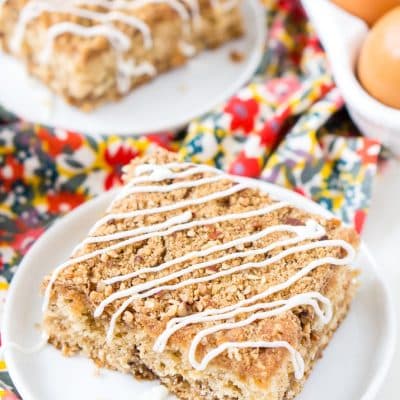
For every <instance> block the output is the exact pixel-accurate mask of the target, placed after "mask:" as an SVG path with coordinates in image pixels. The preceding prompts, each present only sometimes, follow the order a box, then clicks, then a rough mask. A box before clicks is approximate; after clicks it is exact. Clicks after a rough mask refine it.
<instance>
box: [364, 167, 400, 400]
mask: <svg viewBox="0 0 400 400" xmlns="http://www.w3.org/2000/svg"><path fill="white" fill-rule="evenodd" d="M364 239H365V241H366V243H367V244H368V246H369V248H370V249H371V251H372V253H373V254H374V256H375V258H376V260H377V262H378V264H379V265H381V267H382V269H383V271H384V273H385V275H386V277H387V282H388V284H389V287H390V289H391V292H392V297H393V301H394V302H395V307H396V311H397V319H398V322H399V321H400V162H397V161H393V162H391V163H390V164H389V166H388V169H387V170H386V171H384V173H382V174H380V175H379V176H378V177H377V179H376V182H375V187H374V195H373V201H372V205H371V210H370V215H369V218H368V220H367V223H366V226H365V231H364ZM399 332H400V329H399ZM399 379H400V339H399V341H398V343H397V349H396V353H395V354H394V359H393V363H392V367H391V369H390V373H389V375H388V377H387V379H386V381H385V383H384V385H383V387H382V389H381V393H380V394H379V395H378V396H377V399H376V400H399V399H400V394H399V393H400V392H399Z"/></svg>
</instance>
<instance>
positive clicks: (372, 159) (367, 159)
mask: <svg viewBox="0 0 400 400" xmlns="http://www.w3.org/2000/svg"><path fill="white" fill-rule="evenodd" d="M360 140H361V139H360ZM379 151H380V143H379V142H378V141H377V140H374V139H369V138H363V140H362V147H361V149H359V150H358V151H357V154H358V155H359V156H360V158H361V161H362V163H363V164H376V163H377V162H378V155H379Z"/></svg>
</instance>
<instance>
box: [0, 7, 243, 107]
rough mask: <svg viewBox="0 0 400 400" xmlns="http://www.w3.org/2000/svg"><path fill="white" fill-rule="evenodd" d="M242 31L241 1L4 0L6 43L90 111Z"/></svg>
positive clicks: (1, 43)
mask: <svg viewBox="0 0 400 400" xmlns="http://www.w3.org/2000/svg"><path fill="white" fill-rule="evenodd" d="M242 33H243V25H242V16H241V11H240V0H0V48H1V47H2V48H3V49H4V50H5V51H6V52H9V53H11V54H13V55H15V56H16V57H18V58H19V59H21V60H22V61H23V62H24V63H25V64H26V66H27V68H28V70H29V72H30V73H31V74H32V75H33V76H36V77H38V78H39V79H41V80H42V81H43V82H44V83H45V84H46V85H47V86H48V87H50V88H51V89H52V90H53V91H54V92H56V93H57V94H59V95H61V96H62V97H63V98H64V99H65V100H66V101H67V102H69V103H70V104H73V105H75V106H77V107H80V108H81V109H83V110H86V111H89V110H91V109H93V108H95V107H96V106H98V105H100V104H102V103H104V102H106V101H112V100H116V99H119V98H121V97H122V96H125V95H126V94H128V93H130V92H131V91H132V89H133V88H135V87H136V86H138V85H140V84H142V83H144V82H146V81H149V80H150V79H152V78H153V77H154V76H156V75H158V74H160V73H162V72H163V71H167V70H169V69H171V68H175V67H177V66H180V65H182V64H184V63H185V62H186V61H187V59H188V58H189V57H192V56H194V55H195V54H197V53H198V52H200V51H201V50H203V49H205V48H214V47H217V46H219V45H221V44H223V43H225V42H227V41H229V40H231V39H233V38H236V37H239V36H241V34H242Z"/></svg>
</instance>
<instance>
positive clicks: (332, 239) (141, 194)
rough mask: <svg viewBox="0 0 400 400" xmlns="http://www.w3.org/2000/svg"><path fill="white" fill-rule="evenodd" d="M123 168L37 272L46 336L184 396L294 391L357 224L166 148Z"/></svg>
mask: <svg viewBox="0 0 400 400" xmlns="http://www.w3.org/2000/svg"><path fill="white" fill-rule="evenodd" d="M125 181H126V185H125V186H124V188H123V189H122V190H121V191H120V192H119V194H118V195H117V197H116V198H115V199H114V201H113V202H112V204H111V205H110V207H109V208H108V210H107V213H106V214H105V216H104V217H103V218H101V219H100V220H99V221H98V222H97V223H96V224H95V226H94V227H93V228H92V230H91V231H90V233H89V235H88V237H87V238H86V239H85V240H84V241H83V242H82V243H81V244H80V245H79V246H78V248H77V249H75V251H74V253H73V255H72V257H71V258H70V259H69V260H68V261H67V262H65V263H64V264H62V265H61V266H59V267H58V268H57V269H56V270H55V271H54V273H53V274H52V275H51V276H49V277H48V278H46V279H45V281H44V285H43V290H44V292H45V304H44V305H45V315H44V322H43V328H44V330H45V331H46V332H47V333H48V334H49V337H50V339H49V341H50V343H52V344H53V345H55V346H56V347H57V348H59V349H61V350H62V351H63V353H64V354H65V355H71V354H74V353H76V352H82V353H83V354H86V355H87V356H88V357H90V358H91V359H93V360H94V361H95V363H96V364H97V365H98V366H101V367H106V368H111V369H115V370H118V371H123V372H127V373H132V374H133V375H135V376H136V377H141V378H159V379H160V380H161V382H162V383H163V384H165V385H166V386H167V387H168V389H169V390H170V391H171V392H173V393H175V394H176V395H177V396H178V397H179V398H181V399H190V400H194V399H209V400H214V399H221V400H222V399H224V400H227V399H232V400H233V399H249V400H250V399H251V400H264V399H265V400H282V399H286V400H287V399H292V398H293V397H294V396H295V395H296V394H297V393H298V392H299V391H300V390H301V388H302V386H303V384H304V381H305V379H306V378H307V376H308V375H309V373H310V371H311V369H312V367H313V365H314V363H315V362H316V360H317V359H318V358H319V357H320V355H321V352H322V350H323V349H324V347H325V346H326V345H327V344H328V342H329V340H330V338H331V336H332V334H333V332H334V331H335V329H336V328H337V327H338V325H339V323H340V322H341V320H342V319H343V318H344V317H345V315H346V313H347V310H348V308H349V305H350V302H351V299H352V297H353V295H354V292H355V289H356V285H357V284H356V279H355V277H356V275H357V273H356V272H355V271H354V270H353V269H351V268H350V267H349V263H351V261H352V259H353V257H354V255H355V250H354V248H353V247H357V246H358V237H357V234H356V233H355V232H354V231H353V230H352V229H349V228H345V227H343V226H342V225H341V223H340V222H339V221H338V220H336V219H325V218H322V217H320V216H317V215H313V214H310V213H308V212H305V211H303V210H301V209H299V208H297V207H296V206H294V205H292V204H290V203H288V202H285V201H277V200H275V199H273V198H271V196H270V195H268V193H264V192H262V191H261V190H260V189H258V186H257V184H256V182H254V181H252V180H246V179H242V178H238V177H233V176H230V175H227V174H224V173H222V172H220V171H218V170H216V169H214V168H211V167H207V166H200V165H194V164H190V163H179V162H177V158H176V156H175V155H173V154H171V153H167V152H157V153H155V154H153V155H151V156H147V157H144V158H142V159H138V160H135V161H134V162H133V163H132V164H130V165H129V166H127V167H126V169H125Z"/></svg>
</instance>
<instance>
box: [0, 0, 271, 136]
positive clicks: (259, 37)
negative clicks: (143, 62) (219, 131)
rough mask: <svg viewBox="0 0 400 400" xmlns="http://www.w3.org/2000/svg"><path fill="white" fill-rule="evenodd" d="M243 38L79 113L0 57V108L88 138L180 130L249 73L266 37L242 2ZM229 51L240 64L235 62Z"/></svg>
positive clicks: (251, 4) (255, 4)
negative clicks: (238, 54) (238, 55)
mask: <svg viewBox="0 0 400 400" xmlns="http://www.w3.org/2000/svg"><path fill="white" fill-rule="evenodd" d="M242 11H243V16H244V25H245V35H244V36H243V37H242V38H240V39H238V40H235V41H232V42H230V43H228V44H226V45H224V46H222V47H220V48H219V49H216V50H212V51H206V52H203V53H201V54H199V55H198V56H197V57H195V58H193V59H192V60H190V61H189V62H188V63H187V65H185V66H183V67H181V68H178V69H176V70H173V71H171V72H168V73H165V74H163V75H161V76H159V77H157V78H156V79H155V80H154V81H152V82H150V83H148V84H146V85H143V86H141V87H139V88H137V89H136V90H135V91H134V92H133V93H131V94H130V95H129V96H127V97H126V98H124V99H122V100H121V101H119V102H116V103H110V104H107V105H104V106H102V107H100V108H99V109H97V110H95V111H94V112H92V113H84V112H81V111H79V110H78V109H76V108H74V107H71V106H69V105H68V104H66V103H65V102H64V101H63V100H62V99H61V98H59V97H58V96H55V95H53V94H52V93H51V92H50V91H49V90H48V89H47V88H46V87H45V86H44V85H43V84H41V83H40V82H38V81H36V80H34V79H32V78H29V77H28V76H27V74H26V72H25V69H24V67H23V66H22V65H21V63H20V62H18V61H16V60H15V59H14V58H12V57H9V56H7V55H5V54H2V53H0V104H2V105H3V106H4V107H6V108H7V109H8V110H9V111H11V112H14V113H15V114H17V115H19V116H21V117H22V118H23V119H25V120H27V121H33V122H36V123H41V124H44V125H48V126H52V127H58V128H64V129H69V130H73V131H78V132H84V133H94V134H120V135H122V134H145V133H156V132H158V131H161V130H168V129H175V128H180V127H182V126H183V125H185V124H186V123H187V122H189V121H190V120H191V119H193V118H195V117H198V116H200V115H201V114H204V113H205V112H207V111H209V110H211V109H212V108H213V107H215V106H216V105H218V104H219V103H221V102H223V101H224V100H226V99H228V98H229V97H230V96H232V95H233V94H234V93H235V92H236V91H237V90H238V89H239V88H240V87H241V86H243V85H244V84H245V83H246V82H247V81H248V80H249V79H250V78H251V77H252V75H253V74H254V72H255V70H256V68H257V66H258V64H259V62H260V61H261V57H262V54H263V48H264V43H265V35H266V23H265V9H264V8H263V6H262V5H261V4H260V2H259V1H258V0H246V1H244V2H243V5H242ZM232 51H239V52H241V53H243V55H244V56H245V58H244V60H243V61H242V62H239V63H237V62H236V63H235V62H233V61H232V60H231V58H230V53H231V52H232Z"/></svg>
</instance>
